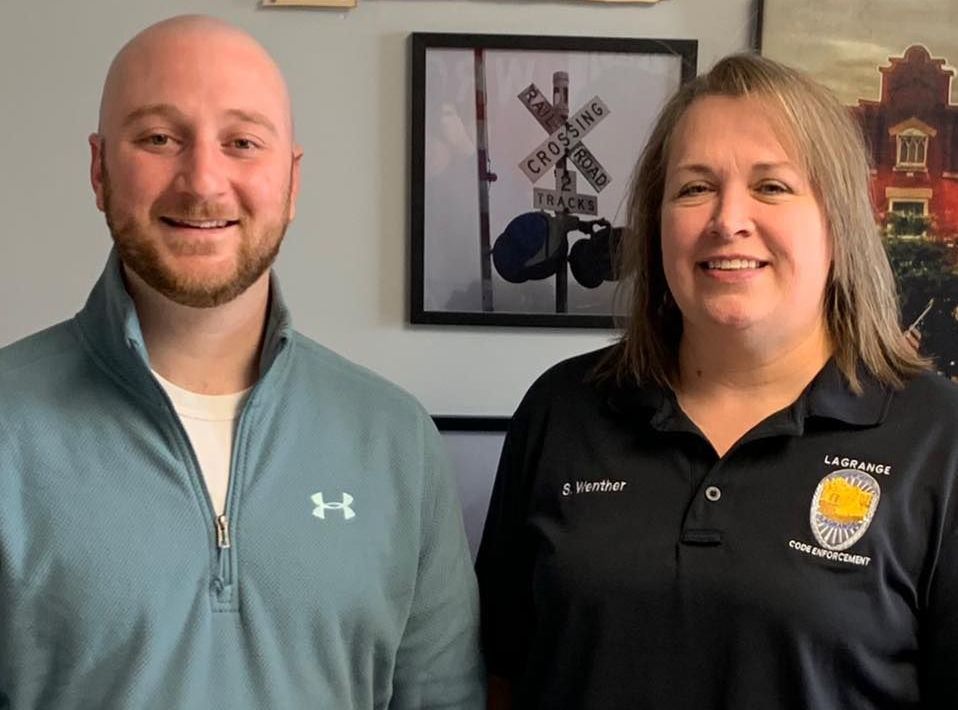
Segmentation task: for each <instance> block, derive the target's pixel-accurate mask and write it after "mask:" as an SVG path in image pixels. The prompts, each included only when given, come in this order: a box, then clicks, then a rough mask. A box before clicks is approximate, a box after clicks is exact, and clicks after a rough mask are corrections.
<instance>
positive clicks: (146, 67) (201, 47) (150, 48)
mask: <svg viewBox="0 0 958 710" xmlns="http://www.w3.org/2000/svg"><path fill="white" fill-rule="evenodd" d="M230 67H232V68H234V69H235V71H234V72H233V74H234V75H235V78H236V79H238V81H237V82H236V83H237V84H238V83H240V82H243V83H246V85H247V86H250V85H255V86H256V88H257V91H258V93H259V94H261V96H262V98H263V100H264V101H265V103H268V104H269V106H270V108H273V109H275V112H276V118H277V119H278V124H279V125H277V126H276V128H277V130H279V131H281V132H282V133H284V134H285V135H286V137H287V138H288V140H289V141H290V143H291V142H292V134H293V121H292V111H291V108H290V99H289V91H288V89H287V87H286V81H285V80H284V79H283V75H282V73H281V72H280V70H279V67H278V66H277V65H276V62H274V61H273V58H272V57H270V55H269V53H268V52H267V51H266V50H265V49H264V48H263V46H262V45H261V44H260V43H259V42H257V41H256V40H255V39H254V38H253V37H252V36H250V35H249V34H248V33H246V32H245V31H243V30H241V29H239V28H238V27H236V26H234V25H231V24H229V23H228V22H225V21H223V20H219V19H217V18H214V17H209V16H205V15H180V16H177V17H171V18H169V19H167V20H163V21H161V22H157V23H156V24H154V25H150V26H149V27H147V28H146V29H144V30H143V31H141V32H140V33H139V34H137V35H136V36H135V37H133V39H131V40H130V41H129V42H127V43H126V44H125V45H124V46H123V48H122V49H120V51H119V52H118V53H117V55H116V57H114V59H113V62H112V63H111V64H110V68H109V71H108V72H107V75H106V80H105V81H104V84H103V93H102V96H101V99H100V115H99V129H98V132H99V133H100V134H101V135H102V136H103V137H104V138H108V137H109V134H110V133H111V132H112V130H113V129H115V128H116V127H117V124H118V123H122V121H124V120H125V119H126V118H127V116H126V115H125V114H124V111H129V110H135V107H133V108H132V109H131V104H136V103H140V104H149V103H151V99H152V98H153V97H151V96H150V92H151V90H152V89H156V88H159V85H164V87H165V88H173V87H170V86H168V84H169V83H170V81H169V77H167V76H164V74H169V73H175V74H177V75H178V76H177V77H175V79H179V80H181V81H202V80H203V79H204V78H205V77H204V74H205V73H208V70H210V69H212V68H219V69H222V70H228V69H229V68H230ZM240 73H242V76H240ZM217 78H218V79H221V78H222V77H217ZM158 82H159V83H158ZM154 93H155V92H154ZM239 98H240V97H239V96H238V97H237V100H239Z"/></svg>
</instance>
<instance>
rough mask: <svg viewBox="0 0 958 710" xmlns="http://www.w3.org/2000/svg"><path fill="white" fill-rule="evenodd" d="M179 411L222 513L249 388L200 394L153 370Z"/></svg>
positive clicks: (216, 505)
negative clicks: (166, 378)
mask: <svg viewBox="0 0 958 710" xmlns="http://www.w3.org/2000/svg"><path fill="white" fill-rule="evenodd" d="M153 376H154V377H156V381H157V382H159V383H160V385H161V386H162V387H163V389H164V390H166V394H167V395H168V396H169V398H170V401H171V402H172V403H173V409H175V410H176V413H177V415H178V416H179V418H180V421H181V422H182V423H183V428H184V429H186V434H187V436H189V438H190V443H191V444H192V445H193V451H195V452H196V458H197V460H198V461H199V464H200V471H202V473H203V478H204V480H205V481H206V489H207V490H208V491H209V494H210V500H211V501H212V503H213V509H214V510H215V511H216V514H217V515H222V514H223V513H224V512H225V509H226V490H227V488H228V487H229V480H230V455H231V454H232V451H233V432H234V431H235V429H236V419H237V418H238V417H239V414H240V411H241V410H242V408H243V403H244V402H245V401H246V396H247V395H248V394H249V390H248V389H245V390H243V391H242V392H236V393H234V394H197V393H196V392H190V391H189V390H185V389H183V388H182V387H177V386H176V385H174V384H173V383H172V382H170V381H169V380H165V379H163V378H162V377H160V375H158V374H157V373H156V371H154V372H153Z"/></svg>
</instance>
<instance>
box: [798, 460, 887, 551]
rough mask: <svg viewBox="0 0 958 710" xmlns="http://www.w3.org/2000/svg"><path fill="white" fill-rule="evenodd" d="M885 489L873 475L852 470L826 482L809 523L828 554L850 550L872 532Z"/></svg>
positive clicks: (835, 474)
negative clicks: (882, 490) (869, 528)
mask: <svg viewBox="0 0 958 710" xmlns="http://www.w3.org/2000/svg"><path fill="white" fill-rule="evenodd" d="M880 497H881V488H880V487H879V486H878V481H876V480H875V479H874V478H873V477H872V476H871V475H869V474H867V473H865V472H864V471H858V470H856V469H852V468H843V469H841V470H839V471H833V472H832V473H830V474H828V475H827V476H825V478H823V479H822V480H821V481H820V482H819V484H818V487H817V488H815V495H814V497H813V498H812V508H811V513H810V515H809V522H810V523H811V526H812V534H813V535H814V536H815V539H816V540H817V541H818V544H819V545H821V546H822V547H824V548H825V549H827V550H847V549H848V548H849V547H851V546H852V545H854V544H855V543H856V542H858V541H859V540H860V539H861V537H862V535H864V534H865V531H866V530H867V529H868V526H869V524H870V523H871V521H872V518H873V517H874V515H875V510H876V509H877V508H878V499H879V498H880Z"/></svg>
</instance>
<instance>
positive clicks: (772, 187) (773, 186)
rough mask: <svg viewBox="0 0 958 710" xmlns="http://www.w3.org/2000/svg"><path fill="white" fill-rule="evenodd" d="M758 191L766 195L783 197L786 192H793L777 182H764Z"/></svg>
mask: <svg viewBox="0 0 958 710" xmlns="http://www.w3.org/2000/svg"><path fill="white" fill-rule="evenodd" d="M758 191H759V192H761V193H762V194H765V195H781V194H784V193H786V192H791V190H789V189H788V186H787V185H785V184H784V183H780V182H775V181H772V182H763V183H762V184H760V185H759V186H758Z"/></svg>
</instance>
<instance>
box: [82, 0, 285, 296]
mask: <svg viewBox="0 0 958 710" xmlns="http://www.w3.org/2000/svg"><path fill="white" fill-rule="evenodd" d="M90 149H91V153H90V158H91V159H90V181H91V184H92V186H93V190H94V194H95V195H96V203H97V207H98V208H99V209H100V210H102V211H103V212H104V213H105V214H106V219H107V224H108V226H109V228H110V233H111V235H112V236H113V239H114V243H115V244H116V247H117V251H118V253H119V255H120V258H121V260H122V261H123V264H124V266H125V267H126V268H127V270H128V272H130V273H132V274H135V275H136V276H138V277H139V278H140V279H141V281H142V283H144V284H146V285H147V286H149V287H150V288H152V289H153V290H154V291H156V292H158V293H159V294H161V295H163V296H165V297H166V298H167V299H168V300H170V301H174V302H176V303H179V304H181V305H187V306H193V307H211V306H216V305H219V304H222V303H226V302H228V301H230V300H232V299H234V298H236V297H237V296H238V295H239V294H241V293H244V292H245V291H246V289H248V288H250V287H251V285H252V284H254V283H256V284H258V287H257V289H256V290H255V292H256V293H258V294H260V296H261V297H262V298H263V299H265V298H266V294H267V286H268V278H267V274H266V272H267V270H268V268H269V266H270V264H271V263H272V262H273V259H274V258H275V256H276V253H277V252H278V250H279V246H280V243H281V241H282V239H283V235H284V234H285V231H286V227H287V225H288V224H289V222H290V220H292V219H293V217H294V215H295V210H296V196H297V194H298V188H299V163H300V158H301V157H302V151H301V150H300V149H299V147H298V146H296V145H295V144H294V143H293V129H292V118H291V115H290V105H289V93H288V91H287V89H286V82H285V81H284V80H283V77H282V74H280V71H279V68H278V67H277V66H276V63H275V62H274V61H273V60H272V58H270V56H269V54H267V52H266V50H264V49H263V47H262V46H260V44H259V43H258V42H256V41H255V40H254V39H253V38H252V37H250V36H249V35H248V34H246V33H245V32H243V31H242V30H239V29H237V28H236V27H233V26H232V25H229V24H227V23H225V22H222V21H220V20H216V19H213V18H210V17H201V16H196V15H188V16H182V17H174V18H172V19H169V20H165V21H163V22H160V23H158V24H155V25H153V26H151V27H148V28H147V29H145V30H143V31H142V32H140V33H139V34H138V35H137V36H136V37H134V38H133V39H132V40H130V41H129V42H128V43H127V44H126V46H124V47H123V49H121V50H120V52H119V54H117V56H116V58H115V59H114V60H113V63H112V64H111V65H110V70H109V72H108V73H107V77H106V82H105V83H104V86H103V98H102V100H101V103H100V123H99V129H98V131H97V133H94V134H93V135H91V136H90ZM130 283H138V282H136V281H135V280H131V282H130Z"/></svg>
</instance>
